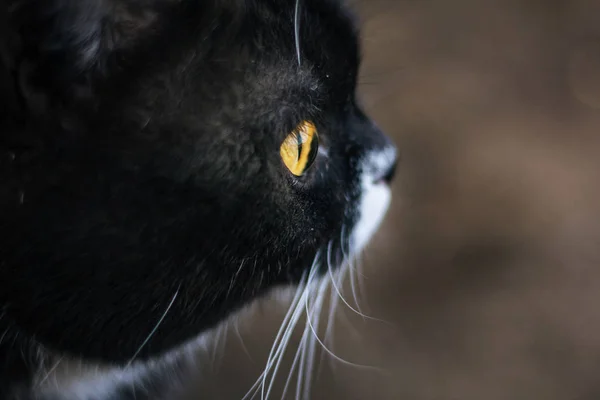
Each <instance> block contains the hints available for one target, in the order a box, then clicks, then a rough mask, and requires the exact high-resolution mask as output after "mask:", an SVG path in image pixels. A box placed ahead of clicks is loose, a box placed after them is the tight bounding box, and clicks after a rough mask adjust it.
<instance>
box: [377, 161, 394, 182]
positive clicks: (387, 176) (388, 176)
mask: <svg viewBox="0 0 600 400" xmlns="http://www.w3.org/2000/svg"><path fill="white" fill-rule="evenodd" d="M397 166H398V160H394V163H393V164H392V165H391V166H390V167H389V168H388V169H387V171H386V172H384V174H383V175H382V176H381V178H380V179H379V181H380V182H384V183H387V184H388V185H389V184H390V183H392V180H393V179H394V176H396V167H397Z"/></svg>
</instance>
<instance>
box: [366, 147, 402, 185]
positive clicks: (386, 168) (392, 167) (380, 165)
mask: <svg viewBox="0 0 600 400" xmlns="http://www.w3.org/2000/svg"><path fill="white" fill-rule="evenodd" d="M376 154H377V156H375V157H373V159H372V160H373V161H374V162H373V164H372V165H373V167H374V171H373V172H374V173H373V175H372V176H373V178H374V179H373V182H374V183H375V184H387V185H389V184H391V183H392V180H393V179H394V177H395V176H396V169H397V167H398V156H397V151H396V147H395V146H393V145H390V146H387V147H386V148H385V150H383V151H380V152H378V153H376Z"/></svg>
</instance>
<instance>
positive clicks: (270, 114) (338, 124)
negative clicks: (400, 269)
mask: <svg viewBox="0 0 600 400" xmlns="http://www.w3.org/2000/svg"><path fill="white" fill-rule="evenodd" d="M1 4H2V10H1V11H0V12H1V13H2V14H1V17H0V18H2V22H6V23H5V24H4V23H2V24H1V25H2V27H3V28H2V29H3V31H2V37H1V39H0V41H1V43H0V50H1V55H2V63H1V64H0V73H1V74H2V76H0V84H1V86H0V87H2V88H3V89H5V90H3V91H2V93H1V94H0V96H1V99H0V104H1V105H3V109H2V110H0V112H1V114H0V123H1V125H0V132H1V135H2V136H1V139H0V157H2V161H1V164H0V165H1V170H0V179H1V180H2V182H1V185H2V187H1V188H0V206H1V208H0V307H2V309H1V310H2V311H1V318H0V336H1V337H2V339H0V360H1V361H2V367H3V371H4V373H2V372H1V371H0V376H2V378H0V393H4V394H6V396H8V393H13V394H14V393H17V392H15V390H23V391H24V392H23V393H27V390H28V387H29V386H30V385H31V382H32V379H33V377H32V370H33V369H34V368H33V367H32V365H33V364H36V363H39V362H40V359H39V356H38V352H39V351H40V349H43V351H44V352H49V353H51V354H54V355H66V356H68V357H74V358H77V359H83V360H86V361H87V362H92V363H110V364H112V365H117V366H119V365H120V366H124V365H127V364H128V363H129V362H130V361H131V360H132V358H134V357H135V359H136V360H138V361H140V362H144V360H147V359H149V358H150V357H159V356H161V355H162V354H165V353H167V352H168V351H170V350H172V349H174V348H177V347H179V346H181V345H182V343H185V342H189V341H190V340H192V339H193V338H194V337H196V336H198V335H199V334H200V333H202V332H206V331H207V330H209V329H211V328H213V327H214V326H216V325H217V324H218V323H219V322H221V321H222V320H223V319H225V318H226V317H227V316H228V315H230V314H231V313H233V312H235V311H236V310H238V309H240V308H241V307H243V306H244V305H246V304H248V303H249V302H250V301H252V300H253V299H255V298H257V297H259V296H261V295H263V294H264V293H266V292H267V291H269V290H270V289H272V288H274V287H276V286H280V285H289V284H297V283H298V282H299V281H300V279H301V278H302V277H303V276H306V272H307V270H308V269H309V268H310V266H311V265H312V262H313V260H314V258H315V255H316V254H317V252H318V251H319V250H323V249H326V248H327V246H328V244H329V243H331V242H332V241H333V243H334V246H335V248H336V249H337V252H338V253H340V254H341V251H340V250H342V249H343V248H345V247H351V248H352V247H356V246H359V245H360V246H362V245H363V244H364V242H365V238H366V237H368V236H370V234H371V233H372V230H373V229H374V228H375V227H376V225H377V223H375V224H371V225H373V226H372V227H369V230H368V232H367V231H365V232H367V233H366V234H365V233H364V232H363V233H361V234H359V235H358V236H360V238H354V236H352V235H350V236H349V239H348V240H347V241H346V242H345V243H343V242H342V241H341V240H340V239H339V238H340V237H341V236H342V235H341V232H342V231H343V228H344V227H345V228H346V229H347V231H353V229H354V227H355V226H359V225H360V224H358V222H359V219H360V218H361V216H363V215H364V214H365V213H364V212H362V213H361V210H360V207H361V204H366V203H365V200H364V194H365V193H364V192H365V190H366V189H365V179H366V178H365V177H367V178H368V182H367V183H368V184H369V185H371V184H373V185H383V186H378V187H380V188H382V189H381V190H384V191H385V190H387V189H385V188H386V187H387V186H386V182H385V181H387V180H389V179H390V178H391V171H392V170H393V168H392V167H393V164H394V159H395V150H393V146H392V145H391V143H390V142H389V140H388V139H387V138H386V137H385V136H384V135H383V134H382V133H381V132H379V130H378V129H377V128H376V127H375V126H374V125H373V123H372V122H371V121H370V120H369V119H368V118H367V117H366V116H365V115H364V114H363V112H362V111H361V109H360V107H359V106H358V104H357V102H356V100H355V93H354V92H355V84H356V75H357V71H358V67H359V49H358V45H357V37H356V30H355V27H354V24H353V22H352V20H351V19H350V17H349V15H348V14H347V13H346V12H345V11H344V10H343V8H342V7H341V6H340V5H339V4H338V3H337V2H335V1H330V0H327V1H324V0H305V1H302V4H301V7H298V8H297V7H296V2H295V1H292V0H284V1H279V0H278V1H274V0H273V1H271V0H262V1H233V0H231V1H229V0H226V1H222V0H219V1H217V0H209V1H195V0H154V1H151V2H142V1H137V0H2V3H1ZM296 10H297V11H298V13H297V15H296ZM296 27H297V28H298V29H297V28H296ZM296 30H297V32H296ZM296 33H297V35H298V36H299V37H300V40H296V36H295V35H296ZM296 44H299V45H300V47H299V48H297V47H296ZM298 54H299V55H300V58H301V61H302V62H301V63H300V64H299V63H298V61H297V59H298ZM302 120H311V121H314V122H315V124H316V126H317V128H318V131H319V138H320V146H321V148H322V149H323V151H322V152H320V154H319V156H318V157H317V160H316V162H315V165H313V166H312V167H311V169H310V170H309V171H308V173H307V174H305V175H304V176H302V177H300V178H298V177H295V176H292V175H291V174H290V173H289V171H287V169H286V168H285V167H284V166H283V164H282V161H281V159H280V157H279V146H280V144H281V142H282V141H283V139H284V138H285V136H286V135H287V134H288V133H289V132H291V131H292V130H293V129H294V128H295V126H296V125H297V124H298V123H299V122H301V121H302ZM384 150H385V151H387V153H385V154H387V156H386V157H385V160H384V161H383V162H381V157H380V161H378V162H371V163H370V164H369V165H372V167H368V168H367V164H366V161H365V160H367V159H368V160H373V159H374V158H373V157H372V156H371V155H372V154H375V153H378V152H382V154H383V152H384ZM367 169H368V171H367ZM376 197H377V196H376ZM368 201H371V200H368ZM368 201H367V203H368ZM370 207H375V208H376V214H377V217H376V218H379V219H380V217H381V216H382V215H383V214H382V213H381V212H380V208H381V210H383V211H384V208H385V207H380V205H379V204H378V205H375V206H373V205H372V203H371V206H370ZM363 225H364V223H363ZM367 225H369V224H367ZM365 226H366V225H365ZM355 236H356V235H355ZM353 238H354V239H353ZM353 240H354V242H356V243H354V242H353ZM358 242H360V243H358ZM357 243H358V244H357ZM355 250H356V249H355ZM166 309H167V310H168V312H165V310H166ZM157 322H160V323H159V324H157ZM151 332H152V334H151V335H150V336H149V333H151ZM30 350H32V351H30ZM42 361H43V360H42ZM121 397H122V398H127V397H126V395H125V394H123V395H122V396H121Z"/></svg>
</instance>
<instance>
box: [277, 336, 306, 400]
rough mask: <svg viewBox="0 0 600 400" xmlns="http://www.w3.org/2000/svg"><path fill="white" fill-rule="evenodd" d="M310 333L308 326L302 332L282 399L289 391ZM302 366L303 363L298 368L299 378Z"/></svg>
mask: <svg viewBox="0 0 600 400" xmlns="http://www.w3.org/2000/svg"><path fill="white" fill-rule="evenodd" d="M308 337H309V336H308V334H307V330H306V328H305V329H304V332H302V337H301V338H300V343H299V345H298V349H297V350H296V354H295V355H294V361H292V366H291V367H290V372H289V373H288V377H287V379H286V381H285V385H284V386H283V391H282V392H281V399H282V400H283V399H285V396H286V394H287V391H288V389H289V386H290V383H291V382H292V377H293V376H294V371H295V370H296V366H297V365H298V362H299V361H300V358H301V355H302V354H303V353H304V352H303V349H304V347H305V345H306V341H307V339H308ZM301 368H302V365H300V369H299V370H298V380H300V375H301V373H302V372H301Z"/></svg>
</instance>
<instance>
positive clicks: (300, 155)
mask: <svg viewBox="0 0 600 400" xmlns="http://www.w3.org/2000/svg"><path fill="white" fill-rule="evenodd" d="M296 140H297V142H298V158H297V160H300V157H302V134H301V133H300V132H298V133H296Z"/></svg>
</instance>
